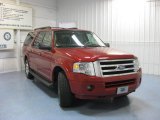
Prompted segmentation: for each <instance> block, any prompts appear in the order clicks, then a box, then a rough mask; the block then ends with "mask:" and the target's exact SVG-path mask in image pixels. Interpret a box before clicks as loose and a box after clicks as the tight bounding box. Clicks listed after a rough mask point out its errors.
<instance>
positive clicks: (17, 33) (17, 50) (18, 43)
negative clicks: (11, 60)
mask: <svg viewBox="0 0 160 120" xmlns="http://www.w3.org/2000/svg"><path fill="white" fill-rule="evenodd" d="M16 4H17V5H20V1H19V0H16ZM16 44H17V48H16V52H17V71H21V38H20V29H17V31H16Z"/></svg>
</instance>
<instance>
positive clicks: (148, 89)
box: [0, 72, 160, 120]
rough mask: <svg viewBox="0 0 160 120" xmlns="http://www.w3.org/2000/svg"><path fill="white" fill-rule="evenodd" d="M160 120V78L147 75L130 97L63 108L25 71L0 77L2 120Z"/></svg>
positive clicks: (82, 103)
mask: <svg viewBox="0 0 160 120" xmlns="http://www.w3.org/2000/svg"><path fill="white" fill-rule="evenodd" d="M74 119H76V120H97V119H99V120H159V119H160V76H152V75H143V81H142V85H141V87H140V88H139V89H138V90H137V91H136V92H135V93H132V94H130V95H129V96H128V97H126V98H122V99H119V100H118V99H117V100H114V101H113V102H110V101H107V100H98V101H78V102H76V103H75V105H74V107H72V108H65V109H62V108H60V107H59V105H58V97H57V94H56V93H55V92H53V89H49V88H47V87H46V86H44V85H43V84H42V83H40V82H38V81H37V82H33V81H31V80H27V79H26V77H25V74H24V73H23V72H13V73H6V74H0V120H74Z"/></svg>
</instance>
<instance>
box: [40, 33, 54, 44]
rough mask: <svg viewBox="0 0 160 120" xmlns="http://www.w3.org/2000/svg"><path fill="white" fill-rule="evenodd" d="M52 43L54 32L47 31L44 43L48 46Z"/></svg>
mask: <svg viewBox="0 0 160 120" xmlns="http://www.w3.org/2000/svg"><path fill="white" fill-rule="evenodd" d="M51 44H52V32H46V34H45V36H44V39H43V41H42V45H43V46H46V47H51Z"/></svg>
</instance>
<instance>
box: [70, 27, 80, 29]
mask: <svg viewBox="0 0 160 120" xmlns="http://www.w3.org/2000/svg"><path fill="white" fill-rule="evenodd" d="M68 29H78V28H76V27H72V28H68Z"/></svg>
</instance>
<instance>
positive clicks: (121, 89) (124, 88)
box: [117, 86, 128, 95]
mask: <svg viewBox="0 0 160 120" xmlns="http://www.w3.org/2000/svg"><path fill="white" fill-rule="evenodd" d="M127 92H128V86H122V87H118V88H117V94H118V95H119V94H124V93H127Z"/></svg>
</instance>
